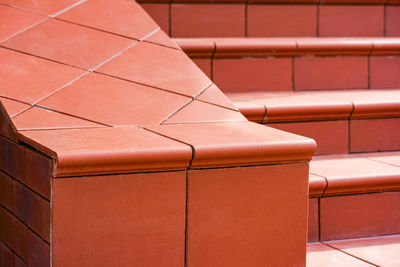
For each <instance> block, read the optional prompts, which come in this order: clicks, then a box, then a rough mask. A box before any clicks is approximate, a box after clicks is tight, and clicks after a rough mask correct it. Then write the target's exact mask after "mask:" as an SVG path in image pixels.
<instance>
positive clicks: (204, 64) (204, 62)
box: [191, 58, 212, 78]
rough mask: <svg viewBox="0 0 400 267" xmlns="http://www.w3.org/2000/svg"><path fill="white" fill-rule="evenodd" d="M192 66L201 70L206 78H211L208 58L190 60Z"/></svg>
mask: <svg viewBox="0 0 400 267" xmlns="http://www.w3.org/2000/svg"><path fill="white" fill-rule="evenodd" d="M191 59H192V60H193V62H194V64H196V65H197V67H199V69H201V70H202V71H203V72H204V74H206V75H207V77H208V78H211V64H212V63H211V59H210V58H191Z"/></svg>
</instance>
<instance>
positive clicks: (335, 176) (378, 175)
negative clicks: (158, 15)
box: [310, 155, 400, 195]
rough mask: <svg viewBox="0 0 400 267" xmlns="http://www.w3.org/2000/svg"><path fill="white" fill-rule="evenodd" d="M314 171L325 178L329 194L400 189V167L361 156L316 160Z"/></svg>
mask: <svg viewBox="0 0 400 267" xmlns="http://www.w3.org/2000/svg"><path fill="white" fill-rule="evenodd" d="M310 172H311V173H313V174H317V175H320V176H323V177H325V178H326V179H327V180H328V187H327V189H326V191H325V195H338V194H350V193H352V194H353V193H366V192H376V191H381V190H392V189H398V188H399V180H400V168H398V167H395V166H390V165H388V164H384V163H380V162H376V161H372V160H368V159H366V158H362V157H358V155H331V156H321V157H314V159H313V160H312V161H311V163H310Z"/></svg>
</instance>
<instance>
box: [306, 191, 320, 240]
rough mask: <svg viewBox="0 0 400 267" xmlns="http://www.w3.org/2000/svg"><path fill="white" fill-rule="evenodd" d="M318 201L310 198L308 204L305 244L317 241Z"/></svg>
mask: <svg viewBox="0 0 400 267" xmlns="http://www.w3.org/2000/svg"><path fill="white" fill-rule="evenodd" d="M318 216H319V214H318V199H317V198H310V200H309V202H308V228H307V229H308V231H307V233H308V236H307V242H316V241H318V240H319V234H318V233H319V229H318V228H319V225H318V224H319V222H318Z"/></svg>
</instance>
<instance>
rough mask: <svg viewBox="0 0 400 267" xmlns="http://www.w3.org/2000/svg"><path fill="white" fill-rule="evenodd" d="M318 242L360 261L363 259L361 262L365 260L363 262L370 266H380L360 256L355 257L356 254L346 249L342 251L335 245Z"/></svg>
mask: <svg viewBox="0 0 400 267" xmlns="http://www.w3.org/2000/svg"><path fill="white" fill-rule="evenodd" d="M320 242H321V244H323V245H325V246H327V247H330V248H332V249H335V250H337V251H340V252H342V253H344V254H346V255H348V256H350V257H353V258H356V259H358V260H360V261H363V262H365V263H368V264H370V265H372V266H376V267H380V266H379V265H376V264H374V263H372V262H369V261H367V260H364V259H362V258H360V257H357V256H355V255H353V254H350V253H348V252H346V251H344V250H341V249H338V248H336V247H334V246H331V245H329V244H327V243H324V241H320Z"/></svg>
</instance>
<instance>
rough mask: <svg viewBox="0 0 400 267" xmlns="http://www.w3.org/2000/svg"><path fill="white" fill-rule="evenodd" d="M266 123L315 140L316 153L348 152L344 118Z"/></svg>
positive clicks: (346, 126) (346, 127) (346, 128)
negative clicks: (337, 119)
mask: <svg viewBox="0 0 400 267" xmlns="http://www.w3.org/2000/svg"><path fill="white" fill-rule="evenodd" d="M267 109H268V107H267ZM267 116H268V115H267ZM267 125H268V126H270V127H273V128H276V129H280V130H284V131H287V132H291V133H294V134H298V135H302V136H306V137H309V138H312V139H314V140H315V141H316V142H317V151H316V152H315V153H316V155H326V154H341V153H348V142H349V135H348V133H349V130H348V127H349V126H348V125H349V124H348V121H346V120H339V121H312V122H288V123H269V124H267Z"/></svg>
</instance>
